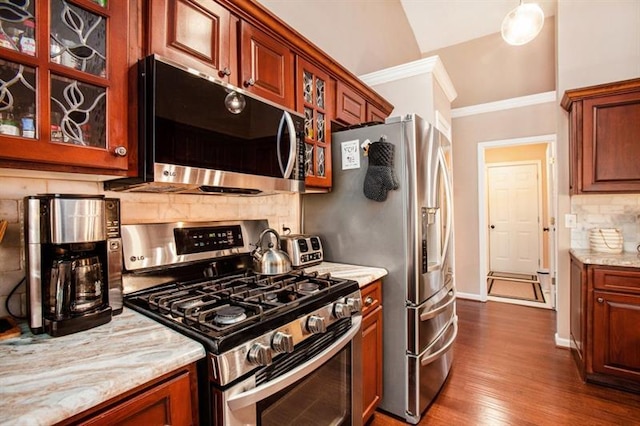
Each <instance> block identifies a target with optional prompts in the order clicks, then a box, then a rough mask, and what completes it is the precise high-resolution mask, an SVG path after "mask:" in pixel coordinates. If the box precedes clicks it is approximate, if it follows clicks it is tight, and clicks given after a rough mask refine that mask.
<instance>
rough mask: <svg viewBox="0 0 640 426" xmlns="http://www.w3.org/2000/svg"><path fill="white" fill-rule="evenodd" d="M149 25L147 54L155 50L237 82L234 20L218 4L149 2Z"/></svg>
mask: <svg viewBox="0 0 640 426" xmlns="http://www.w3.org/2000/svg"><path fill="white" fill-rule="evenodd" d="M149 27H150V30H149V52H148V53H157V54H158V55H160V56H164V57H165V58H168V59H173V60H174V61H176V62H178V63H181V64H183V65H186V66H189V67H191V68H194V69H197V70H198V71H201V72H203V73H205V74H208V75H215V76H216V77H218V78H219V79H221V80H224V81H227V82H229V83H232V84H236V85H237V81H238V67H237V59H236V55H235V50H234V49H235V45H236V43H235V40H236V35H235V32H236V26H235V19H234V18H232V16H231V13H229V11H228V10H227V9H225V8H224V7H222V6H221V5H219V4H218V3H215V2H213V1H211V0H154V1H150V2H149ZM196 29H197V30H196Z"/></svg>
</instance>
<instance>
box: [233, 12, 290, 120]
mask: <svg viewBox="0 0 640 426" xmlns="http://www.w3.org/2000/svg"><path fill="white" fill-rule="evenodd" d="M240 26H241V43H242V48H241V55H240V62H241V69H242V74H241V77H242V80H241V81H242V86H243V87H245V88H246V89H247V90H248V91H250V92H253V93H255V94H256V95H258V96H262V97H263V98H266V99H269V100H270V101H273V102H276V103H277V104H279V105H282V106H285V107H287V108H289V109H294V108H295V102H294V101H295V97H294V57H293V53H292V52H291V50H290V49H289V48H288V47H287V46H285V45H284V44H281V43H279V42H278V41H277V40H275V39H273V38H271V37H270V36H269V35H268V34H266V33H264V32H262V31H260V30H258V29H257V28H255V27H253V26H252V25H250V24H248V23H247V22H241V24H240Z"/></svg>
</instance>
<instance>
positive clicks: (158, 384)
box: [59, 364, 198, 426]
mask: <svg viewBox="0 0 640 426" xmlns="http://www.w3.org/2000/svg"><path fill="white" fill-rule="evenodd" d="M196 377H197V376H196V367H195V364H191V365H188V366H186V367H184V368H181V369H178V370H176V371H174V372H172V373H169V374H166V375H164V376H162V377H160V378H158V379H156V380H154V381H153V382H151V383H148V384H146V385H143V386H140V387H138V388H136V389H133V390H132V391H130V392H127V393H126V394H123V395H120V396H118V397H116V398H114V399H112V400H110V401H107V402H106V403H104V404H102V405H100V406H98V407H95V408H94V409H91V410H89V411H87V412H85V413H81V414H79V415H77V416H74V417H72V418H69V419H67V420H65V421H64V422H61V423H59V425H71V424H73V425H96V426H97V425H105V426H107V425H109V426H110V425H132V426H133V425H173V426H187V425H197V424H198V397H197V393H196V392H197V379H196Z"/></svg>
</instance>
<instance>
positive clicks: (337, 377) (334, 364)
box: [214, 315, 362, 426]
mask: <svg viewBox="0 0 640 426" xmlns="http://www.w3.org/2000/svg"><path fill="white" fill-rule="evenodd" d="M361 321H362V317H361V316H360V315H357V316H354V317H352V322H351V328H350V329H349V330H348V331H347V332H346V333H344V334H342V335H340V337H339V338H338V339H336V340H335V341H333V342H330V344H328V345H327V347H326V348H324V349H322V350H321V351H320V352H319V353H317V354H316V355H314V356H313V357H311V358H309V359H308V360H305V362H304V363H303V364H301V365H298V366H296V367H295V368H292V369H290V370H289V371H287V370H288V367H287V365H288V364H290V363H291V362H293V361H292V360H293V359H295V357H296V356H304V355H302V354H300V353H298V349H297V348H296V350H295V351H294V352H293V353H291V354H288V355H286V356H280V357H279V358H278V359H276V360H275V361H274V363H273V364H271V365H270V366H269V367H268V368H269V371H270V372H275V371H277V370H282V371H283V372H284V371H287V372H286V373H284V374H282V375H279V376H277V377H275V378H273V379H271V380H267V381H262V380H263V376H264V375H263V372H264V371H259V372H258V373H256V374H254V375H253V376H251V377H250V378H248V379H246V380H243V381H241V382H240V383H237V384H235V385H233V386H232V387H231V388H229V389H227V390H225V391H214V395H215V396H214V405H218V407H217V408H216V414H215V415H216V417H217V419H218V420H219V421H220V423H221V424H224V425H247V424H252V425H265V426H266V425H278V426H283V425H301V424H304V425H322V426H326V425H360V424H361V423H362V365H361V364H362V363H361V356H362V354H361V344H362V343H361V332H360V324H361ZM325 343H326V342H321V341H318V342H316V345H318V344H325ZM263 370H265V369H263ZM276 374H277V373H276ZM220 411H222V413H221V412H220Z"/></svg>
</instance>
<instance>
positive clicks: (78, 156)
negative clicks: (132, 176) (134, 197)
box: [0, 0, 129, 174]
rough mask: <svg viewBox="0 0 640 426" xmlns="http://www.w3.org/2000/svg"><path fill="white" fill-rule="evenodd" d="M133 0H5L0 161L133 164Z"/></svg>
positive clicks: (37, 165)
mask: <svg viewBox="0 0 640 426" xmlns="http://www.w3.org/2000/svg"><path fill="white" fill-rule="evenodd" d="M128 13H129V6H128V0H37V1H36V0H0V165H2V166H9V167H11V166H17V167H21V168H33V169H42V170H60V171H83V172H89V173H91V172H95V173H103V172H104V173H107V174H109V173H112V174H124V173H125V172H126V171H127V169H128V158H127V157H128V154H129V153H128V145H127V128H128V125H127V105H128V103H127V65H128V63H127V61H128V51H129V49H128Z"/></svg>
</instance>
